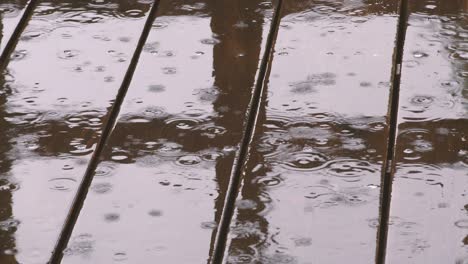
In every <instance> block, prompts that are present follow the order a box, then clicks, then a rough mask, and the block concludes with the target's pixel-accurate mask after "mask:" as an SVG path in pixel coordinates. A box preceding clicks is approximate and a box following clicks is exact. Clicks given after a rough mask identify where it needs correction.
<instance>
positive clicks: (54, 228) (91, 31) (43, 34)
mask: <svg viewBox="0 0 468 264" xmlns="http://www.w3.org/2000/svg"><path fill="white" fill-rule="evenodd" d="M149 7H150V4H137V3H135V4H128V3H126V1H121V2H118V1H117V2H116V3H115V5H110V6H109V5H103V6H95V5H92V3H91V1H80V2H77V1H71V0H70V1H60V2H58V1H47V0H43V1H40V2H39V3H38V6H37V8H36V9H35V10H34V14H33V15H32V18H31V20H30V21H29V22H28V25H27V27H26V28H25V30H24V32H23V33H22V35H21V37H20V39H19V42H18V44H17V46H16V48H15V49H14V51H13V53H12V55H11V58H10V59H9V61H8V62H7V66H6V69H5V71H4V74H3V75H2V82H1V95H0V98H1V99H0V100H1V107H0V120H1V121H0V122H1V124H0V127H1V137H0V138H1V143H0V145H1V146H0V156H1V157H0V160H1V164H0V168H1V169H0V181H1V186H2V192H1V195H2V196H1V199H0V203H1V205H0V207H1V208H2V210H1V216H0V217H1V219H0V221H1V226H2V228H0V244H1V249H2V250H1V253H0V259H2V261H0V262H2V263H46V262H47V261H48V258H49V257H50V254H51V251H52V249H53V247H54V245H55V243H56V240H57V237H58V236H59V234H60V230H61V228H62V225H63V224H64V221H65V218H66V215H67V213H68V211H69V210H70V204H71V200H72V199H73V197H74V195H75V192H76V189H77V186H78V185H79V182H80V181H81V178H82V176H83V174H84V171H85V170H86V167H87V164H88V162H89V160H90V158H91V154H92V152H93V150H94V147H95V144H96V142H97V141H98V139H99V137H100V132H101V129H102V127H103V125H104V124H105V122H106V116H107V113H108V109H109V108H110V106H111V105H112V102H113V100H114V99H115V96H116V94H117V91H118V89H119V87H120V84H121V82H122V77H123V76H124V74H125V71H126V70H127V67H128V59H129V58H131V56H132V52H133V50H134V49H135V46H136V42H137V41H138V37H139V35H140V34H141V29H142V26H143V24H144V22H145V18H146V15H145V13H146V11H147V10H148V9H149ZM5 188H6V189H5ZM4 190H7V191H4ZM3 260H5V261H3Z"/></svg>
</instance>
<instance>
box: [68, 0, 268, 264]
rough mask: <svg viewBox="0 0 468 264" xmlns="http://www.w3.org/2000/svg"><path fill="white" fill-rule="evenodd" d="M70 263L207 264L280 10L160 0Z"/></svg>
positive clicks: (255, 4)
mask: <svg viewBox="0 0 468 264" xmlns="http://www.w3.org/2000/svg"><path fill="white" fill-rule="evenodd" d="M158 12H159V13H158V15H157V19H156V21H155V23H154V25H153V29H152V31H151V33H150V35H149V37H148V40H147V44H146V45H145V47H144V52H143V54H142V56H141V58H140V62H139V65H138V67H137V69H136V72H135V76H134V78H133V81H132V84H131V86H130V87H129V91H128V94H127V96H126V98H125V102H124V103H123V106H122V110H121V112H120V116H119V118H118V122H117V125H116V126H115V128H114V130H113V131H112V134H111V136H110V139H109V142H108V144H107V145H106V148H105V150H104V151H103V155H102V159H101V161H100V164H99V165H98V167H97V170H96V174H95V176H94V179H93V183H92V186H91V189H90V191H89V193H88V194H87V198H86V200H85V202H84V206H83V209H82V211H81V214H80V216H79V218H78V221H77V223H76V226H75V229H74V231H73V234H72V236H71V239H70V242H69V245H68V248H67V249H66V250H65V252H64V253H65V254H64V258H63V260H62V262H63V263H83V262H92V263H110V262H112V261H117V260H125V261H127V262H129V263H146V262H148V260H151V261H152V262H158V263H205V262H207V261H208V259H209V258H210V253H211V251H212V246H213V239H214V236H215V232H216V226H217V224H216V223H217V222H218V220H219V218H220V215H221V211H222V207H223V203H224V198H225V194H226V188H227V185H228V182H229V177H230V173H231V169H232V166H233V162H234V158H235V154H236V151H237V149H238V148H239V144H240V141H241V138H242V134H243V130H244V122H245V117H246V111H247V108H248V105H249V102H250V100H251V96H252V91H253V87H254V86H255V83H256V76H257V74H258V68H259V64H260V58H261V57H262V54H263V49H264V47H265V39H266V36H267V35H268V31H269V25H270V18H271V15H272V12H273V5H272V4H271V3H270V2H269V1H261V0H250V1H230V0H225V1H219V0H204V1H197V2H195V1H189V0H179V1H162V2H161V6H160V9H159V11H158Z"/></svg>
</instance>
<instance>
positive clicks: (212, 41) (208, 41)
mask: <svg viewBox="0 0 468 264" xmlns="http://www.w3.org/2000/svg"><path fill="white" fill-rule="evenodd" d="M200 42H201V43H202V44H206V45H216V44H218V43H220V41H219V40H218V39H215V38H206V39H202V40H200Z"/></svg>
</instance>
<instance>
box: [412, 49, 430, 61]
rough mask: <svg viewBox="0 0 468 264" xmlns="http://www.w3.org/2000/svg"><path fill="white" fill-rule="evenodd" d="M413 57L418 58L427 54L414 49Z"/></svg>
mask: <svg viewBox="0 0 468 264" xmlns="http://www.w3.org/2000/svg"><path fill="white" fill-rule="evenodd" d="M413 57H415V58H417V59H420V58H425V57H429V55H428V54H426V53H424V52H421V51H415V52H413Z"/></svg>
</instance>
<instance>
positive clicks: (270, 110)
mask: <svg viewBox="0 0 468 264" xmlns="http://www.w3.org/2000/svg"><path fill="white" fill-rule="evenodd" d="M284 5H285V6H284V7H285V9H284V10H283V18H282V20H281V25H280V29H279V33H278V37H277V42H276V45H275V53H274V56H273V59H272V63H271V72H270V75H269V80H268V82H267V84H266V91H265V93H264V98H263V99H264V100H263V102H262V108H261V110H260V114H259V121H258V125H257V130H256V133H255V136H254V139H253V145H252V151H251V153H250V156H249V159H248V162H247V164H246V165H245V167H244V175H245V177H244V180H243V183H242V187H241V193H240V195H239V197H238V200H237V201H236V210H235V214H234V219H233V221H232V225H231V233H230V236H229V240H228V247H227V250H226V253H225V262H226V263H321V264H323V263H348V262H352V263H374V261H375V252H376V238H377V227H378V222H379V196H380V184H381V175H382V174H383V173H382V167H383V161H384V160H385V158H386V157H385V156H386V150H387V149H386V145H387V140H386V137H387V129H386V128H387V121H386V116H387V106H388V102H389V90H390V89H389V88H390V80H391V75H392V74H391V72H392V55H393V50H394V43H395V37H396V29H397V21H398V15H397V7H398V1H353V2H347V1H345V2H342V1H285V2H284Z"/></svg>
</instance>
